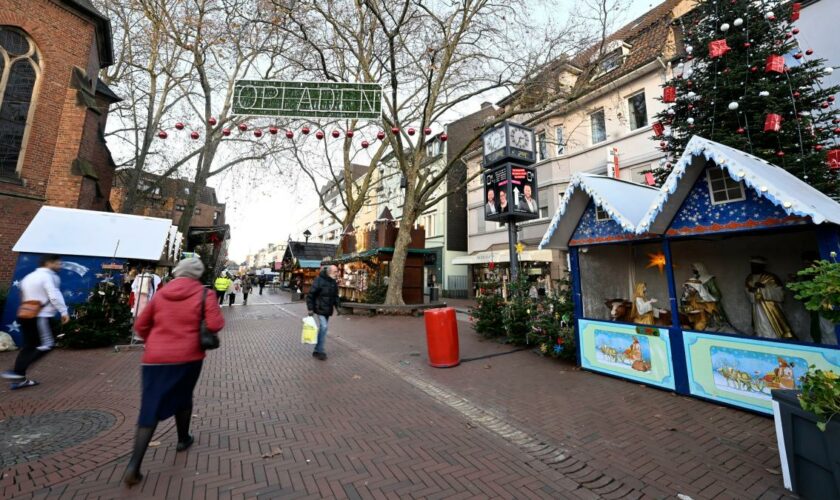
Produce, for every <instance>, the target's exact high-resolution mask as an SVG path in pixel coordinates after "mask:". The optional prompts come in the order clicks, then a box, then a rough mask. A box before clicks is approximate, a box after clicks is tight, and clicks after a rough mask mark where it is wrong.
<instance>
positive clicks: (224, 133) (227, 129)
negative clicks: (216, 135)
mask: <svg viewBox="0 0 840 500" xmlns="http://www.w3.org/2000/svg"><path fill="white" fill-rule="evenodd" d="M222 135H223V136H225V137H228V136H229V135H230V129H229V128H225V129H222Z"/></svg>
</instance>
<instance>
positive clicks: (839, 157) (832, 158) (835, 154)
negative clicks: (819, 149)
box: [828, 149, 840, 170]
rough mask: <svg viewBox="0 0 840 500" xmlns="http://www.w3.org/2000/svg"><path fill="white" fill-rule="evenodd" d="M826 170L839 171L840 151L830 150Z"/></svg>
mask: <svg viewBox="0 0 840 500" xmlns="http://www.w3.org/2000/svg"><path fill="white" fill-rule="evenodd" d="M828 169H829V170H840V149H832V150H830V151H829V152H828Z"/></svg>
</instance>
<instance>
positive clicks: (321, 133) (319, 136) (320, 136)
mask: <svg viewBox="0 0 840 500" xmlns="http://www.w3.org/2000/svg"><path fill="white" fill-rule="evenodd" d="M315 137H316V138H317V139H323V138H324V133H323V132H321V131H320V130H319V131H317V132H315Z"/></svg>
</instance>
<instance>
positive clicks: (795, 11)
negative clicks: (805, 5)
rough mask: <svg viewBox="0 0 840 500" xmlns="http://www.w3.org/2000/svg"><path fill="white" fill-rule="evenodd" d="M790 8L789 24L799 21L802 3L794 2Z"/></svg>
mask: <svg viewBox="0 0 840 500" xmlns="http://www.w3.org/2000/svg"><path fill="white" fill-rule="evenodd" d="M791 7H792V9H791V12H790V22H796V21H799V11H800V10H801V9H802V2H794V3H793V5H792V6H791Z"/></svg>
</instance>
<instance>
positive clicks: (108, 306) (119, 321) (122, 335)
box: [59, 280, 131, 349]
mask: <svg viewBox="0 0 840 500" xmlns="http://www.w3.org/2000/svg"><path fill="white" fill-rule="evenodd" d="M61 331H62V334H63V335H61V336H60V337H59V342H60V343H61V345H63V346H65V347H71V348H74V349H90V348H95V347H108V346H111V345H114V344H116V343H117V341H119V340H122V339H127V338H128V337H129V334H130V332H131V309H130V308H129V307H128V304H127V303H126V300H125V298H124V297H123V295H122V293H121V291H120V287H118V286H116V285H114V283H113V281H111V280H104V281H102V282H100V283H98V284H97V286H96V288H94V290H93V291H92V292H91V293H90V296H88V301H87V302H86V303H84V304H81V305H79V306H77V307H76V308H75V310H74V314H73V318H72V319H71V320H70V322H69V323H67V324H66V325H65V326H63V327H62V329H61Z"/></svg>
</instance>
